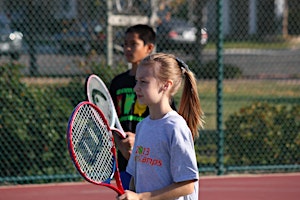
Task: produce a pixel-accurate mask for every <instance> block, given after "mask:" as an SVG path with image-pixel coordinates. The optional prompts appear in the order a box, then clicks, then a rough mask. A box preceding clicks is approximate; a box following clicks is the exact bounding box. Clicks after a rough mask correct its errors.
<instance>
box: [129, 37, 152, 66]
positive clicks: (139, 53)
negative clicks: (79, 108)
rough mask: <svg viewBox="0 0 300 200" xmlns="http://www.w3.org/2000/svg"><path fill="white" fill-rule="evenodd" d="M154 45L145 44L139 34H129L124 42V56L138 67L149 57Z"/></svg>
mask: <svg viewBox="0 0 300 200" xmlns="http://www.w3.org/2000/svg"><path fill="white" fill-rule="evenodd" d="M152 46H153V45H150V44H144V41H143V40H141V39H140V38H139V34H137V33H127V34H126V35H125V40H124V54H125V57H126V60H127V61H128V62H129V63H132V64H133V65H138V64H139V63H140V61H141V60H142V59H144V58H145V57H146V56H148V55H149V54H150V53H151V52H152V50H153V47H152Z"/></svg>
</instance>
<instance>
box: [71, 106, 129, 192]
mask: <svg viewBox="0 0 300 200" xmlns="http://www.w3.org/2000/svg"><path fill="white" fill-rule="evenodd" d="M112 130H113V131H115V132H117V133H118V134H119V135H120V137H123V134H122V133H121V132H120V131H119V130H118V129H114V128H112V129H111V128H110V126H109V125H108V122H107V120H106V118H105V116H104V114H103V113H102V111H101V110H100V109H99V108H98V107H97V106H96V105H94V104H92V103H90V102H88V101H84V102H81V103H79V104H78V105H77V106H76V108H75V109H74V110H73V113H72V115H71V116H70V118H69V122H68V128H67V142H68V149H69V153H70V156H71V158H72V161H73V163H74V165H75V167H76V169H77V170H78V172H79V173H80V174H81V175H82V176H83V177H84V178H85V179H86V180H87V181H88V182H91V183H93V184H96V185H101V186H106V187H109V188H111V189H113V190H114V191H116V192H117V193H118V194H119V195H121V194H124V189H123V187H122V183H121V179H120V174H119V169H118V162H117V158H116V148H115V144H114V139H113V136H112ZM113 178H115V181H116V186H115V185H112V184H111V180H112V179H113Z"/></svg>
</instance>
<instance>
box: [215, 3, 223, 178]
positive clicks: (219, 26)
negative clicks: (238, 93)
mask: <svg viewBox="0 0 300 200" xmlns="http://www.w3.org/2000/svg"><path fill="white" fill-rule="evenodd" d="M222 7H223V5H222V0H218V5H217V16H218V17H217V30H218V40H217V66H218V77H217V131H218V136H219V140H218V161H217V166H218V167H217V168H218V172H217V174H218V175H222V174H223V173H224V131H223V125H222V124H223V113H222V112H223V29H222V23H223V22H222Z"/></svg>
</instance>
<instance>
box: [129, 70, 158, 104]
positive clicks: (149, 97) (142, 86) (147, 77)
mask: <svg viewBox="0 0 300 200" xmlns="http://www.w3.org/2000/svg"><path fill="white" fill-rule="evenodd" d="M136 81H137V82H136V85H135V87H134V91H135V92H136V95H137V98H138V100H139V102H140V103H141V104H145V105H147V106H151V105H154V104H157V103H159V102H161V98H162V96H163V90H162V85H163V84H162V83H161V82H159V80H158V79H157V78H156V76H155V68H154V67H153V66H151V65H140V66H139V67H138V68H137V71H136Z"/></svg>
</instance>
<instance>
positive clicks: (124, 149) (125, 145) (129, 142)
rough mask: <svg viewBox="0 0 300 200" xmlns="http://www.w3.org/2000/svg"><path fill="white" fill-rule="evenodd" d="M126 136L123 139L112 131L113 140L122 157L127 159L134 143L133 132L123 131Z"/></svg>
mask: <svg viewBox="0 0 300 200" xmlns="http://www.w3.org/2000/svg"><path fill="white" fill-rule="evenodd" d="M125 133H126V135H127V137H126V138H125V139H122V138H120V137H119V136H118V134H116V133H113V135H114V138H115V142H116V145H117V148H118V149H119V150H120V151H121V153H122V155H123V156H124V158H126V159H127V160H128V159H129V157H130V155H131V153H132V148H133V145H134V140H135V134H134V133H132V132H125Z"/></svg>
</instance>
